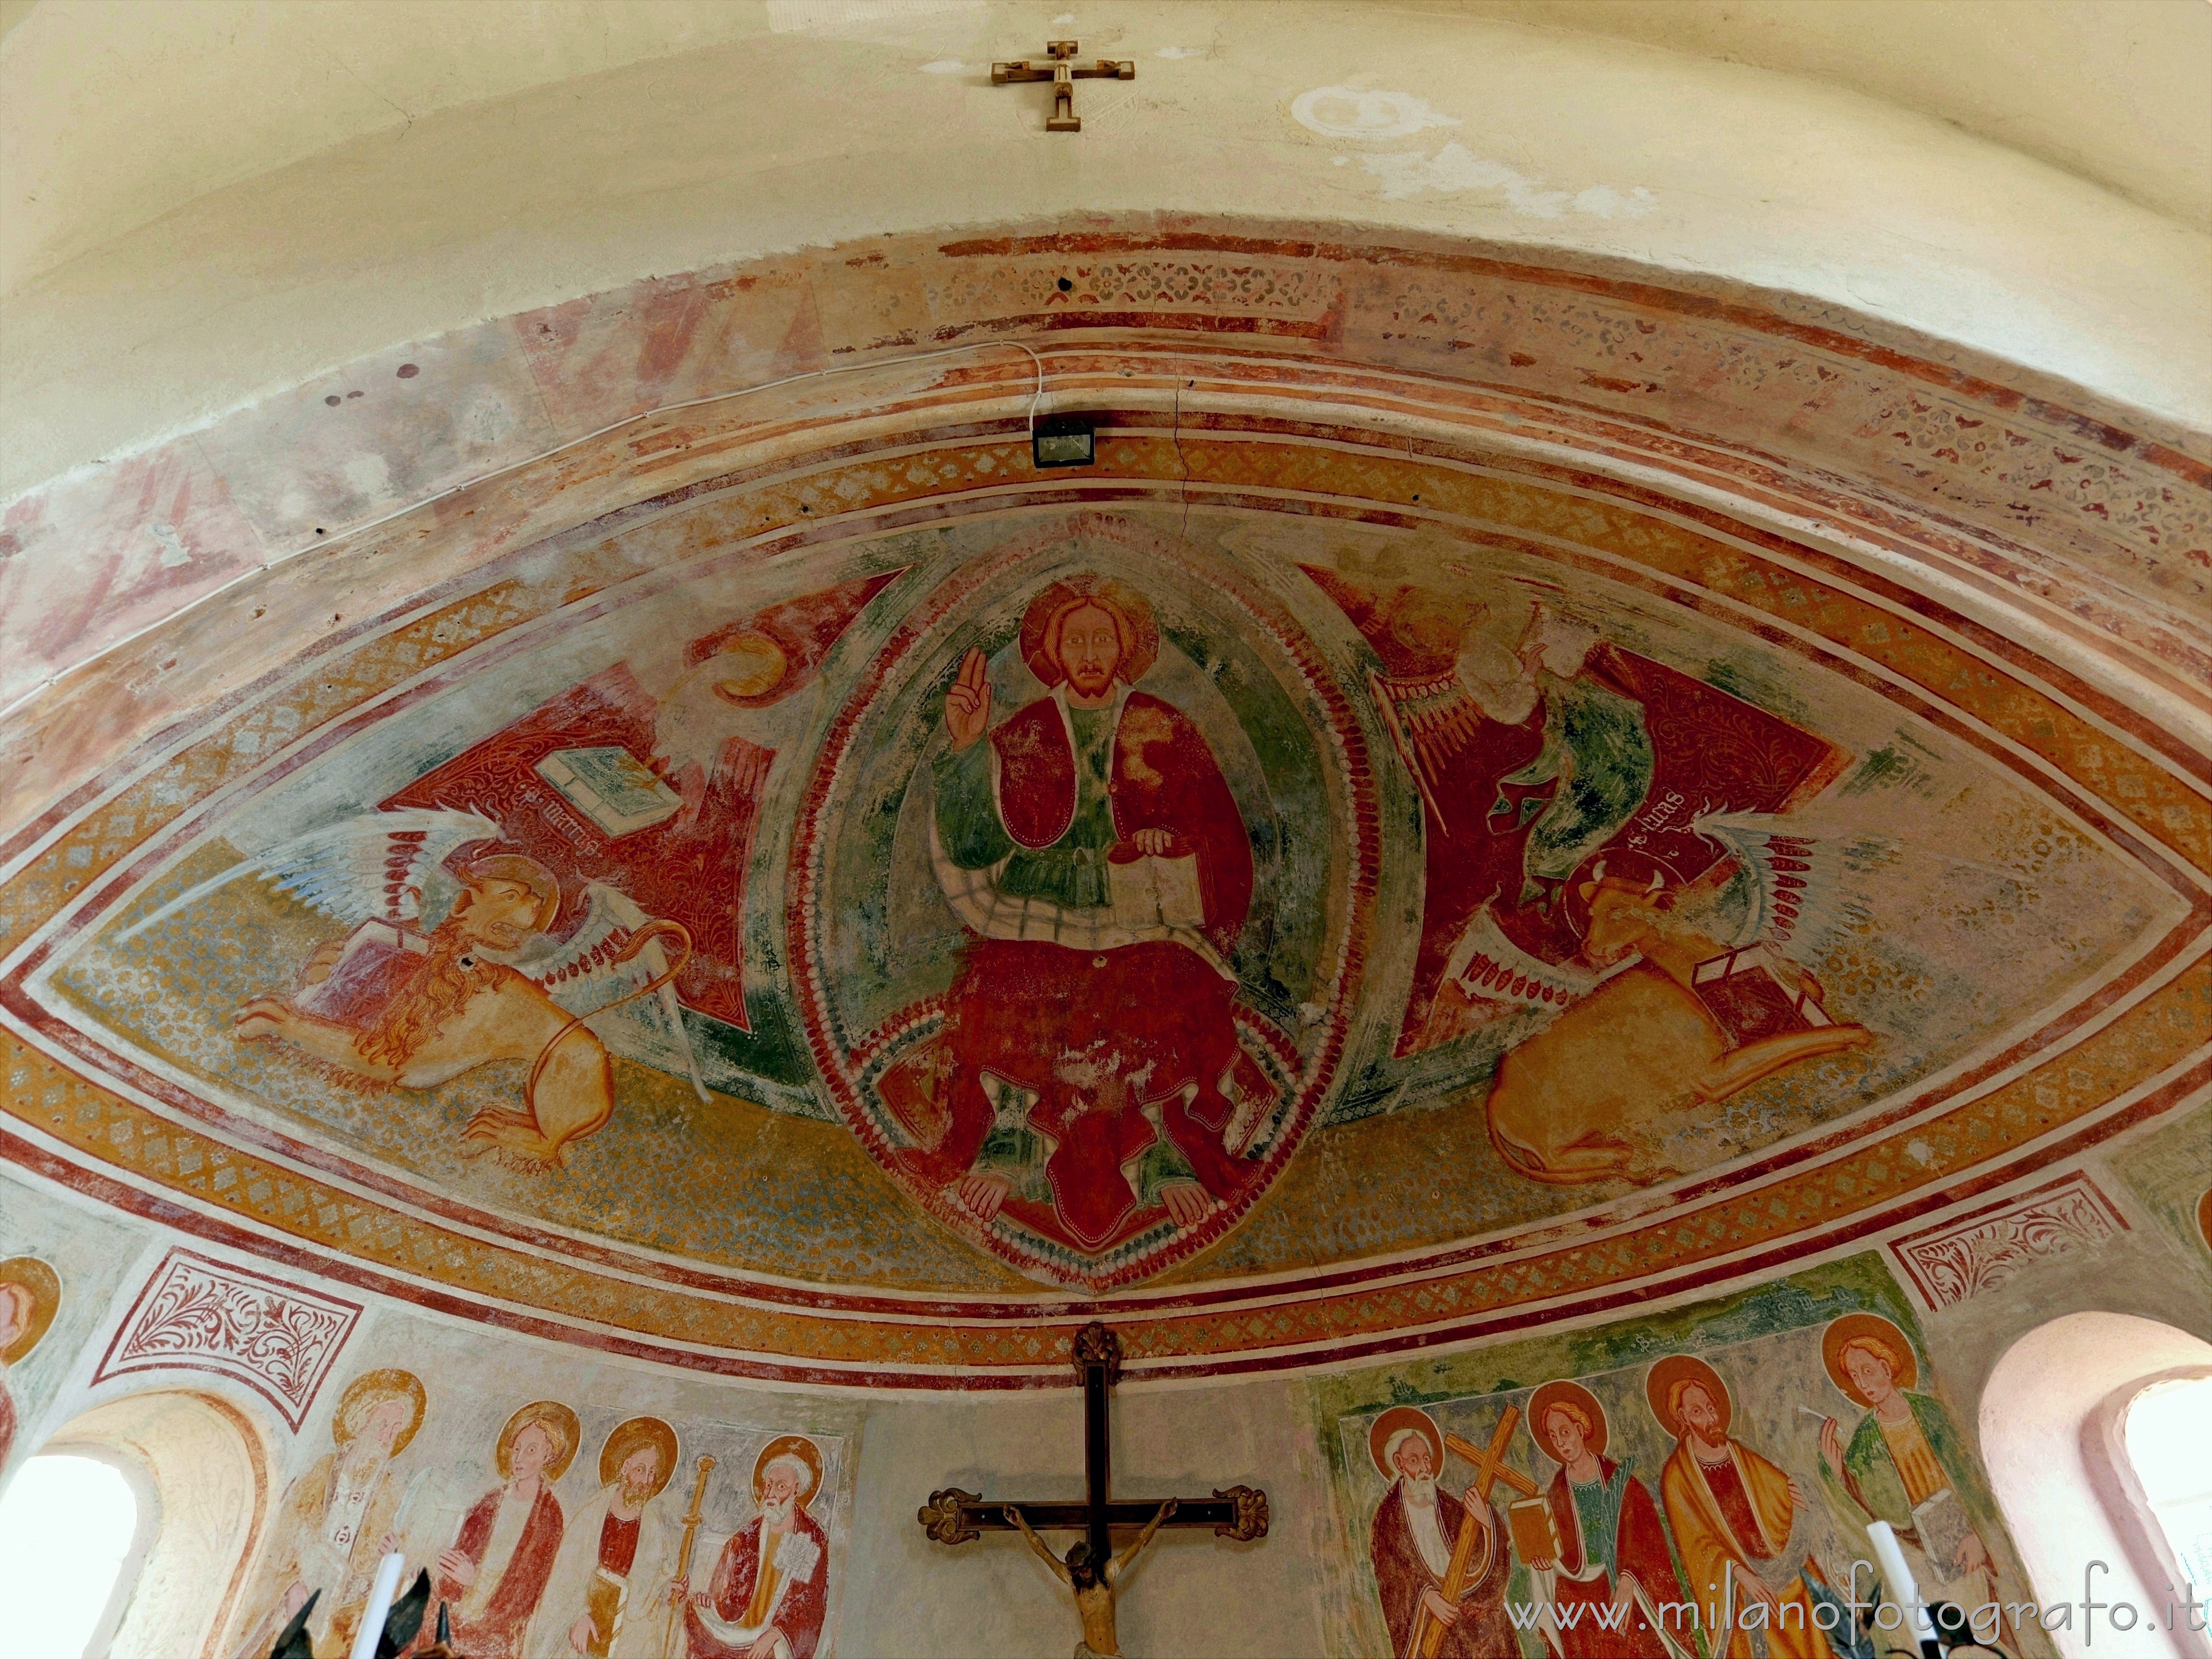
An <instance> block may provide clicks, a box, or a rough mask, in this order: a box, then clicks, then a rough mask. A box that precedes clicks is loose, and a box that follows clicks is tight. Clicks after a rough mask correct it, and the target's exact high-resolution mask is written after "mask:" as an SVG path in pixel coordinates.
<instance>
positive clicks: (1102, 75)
mask: <svg viewBox="0 0 2212 1659" xmlns="http://www.w3.org/2000/svg"><path fill="white" fill-rule="evenodd" d="M1079 44H1081V43H1080V42H1079V41H1074V40H1048V41H1046V42H1045V43H1044V49H1045V52H1047V54H1048V61H1047V62H1045V63H1042V64H1036V63H1031V62H1030V60H1029V59H1028V58H1016V59H1014V61H1013V62H1012V63H1011V64H992V65H991V84H992V85H993V86H994V87H1003V86H1006V85H1007V84H1008V83H1009V82H1015V81H1049V82H1052V113H1051V114H1050V115H1049V116H1048V117H1046V118H1045V124H1044V130H1045V131H1047V132H1080V131H1083V118H1082V117H1081V116H1079V115H1078V114H1077V113H1076V112H1075V83H1076V82H1078V81H1133V80H1135V79H1136V78H1137V66H1136V65H1135V64H1133V63H1131V62H1129V61H1128V60H1127V59H1126V58H1124V59H1122V60H1121V61H1120V62H1116V61H1115V59H1113V58H1100V59H1099V60H1098V61H1097V63H1095V64H1079V63H1077V62H1076V61H1075V49H1076V47H1077V46H1079Z"/></svg>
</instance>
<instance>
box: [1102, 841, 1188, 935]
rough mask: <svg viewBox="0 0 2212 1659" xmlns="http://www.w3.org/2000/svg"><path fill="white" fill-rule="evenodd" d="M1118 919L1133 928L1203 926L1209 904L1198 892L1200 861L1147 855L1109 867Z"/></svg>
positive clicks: (1115, 913)
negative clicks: (1207, 904)
mask: <svg viewBox="0 0 2212 1659" xmlns="http://www.w3.org/2000/svg"><path fill="white" fill-rule="evenodd" d="M1106 868H1107V872H1108V876H1107V879H1108V880H1109V882H1111V883H1112V884H1113V898H1114V920H1115V922H1117V923H1119V924H1120V925H1121V927H1130V928H1146V927H1161V926H1163V925H1164V926H1166V927H1193V928H1195V927H1205V926H1206V905H1205V902H1204V901H1202V900H1201V899H1200V897H1199V893H1198V860H1197V859H1196V858H1194V857H1192V856H1190V855H1189V854H1185V855H1184V856H1183V857H1182V858H1179V859H1170V858H1160V857H1157V856H1154V855H1152V854H1146V855H1145V856H1143V857H1140V858H1133V859H1131V860H1129V861H1128V862H1127V864H1109V865H1108V866H1106Z"/></svg>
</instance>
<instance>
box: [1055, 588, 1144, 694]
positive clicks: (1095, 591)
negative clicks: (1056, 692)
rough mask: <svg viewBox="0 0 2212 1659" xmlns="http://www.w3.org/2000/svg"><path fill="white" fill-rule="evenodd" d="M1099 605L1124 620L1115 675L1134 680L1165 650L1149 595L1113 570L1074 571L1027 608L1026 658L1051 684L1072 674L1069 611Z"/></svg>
mask: <svg viewBox="0 0 2212 1659" xmlns="http://www.w3.org/2000/svg"><path fill="white" fill-rule="evenodd" d="M1083 605H1097V607H1098V608H1099V609H1100V610H1102V611H1105V612H1106V613H1107V614H1108V615H1109V616H1110V617H1113V618H1114V619H1115V622H1116V623H1118V624H1119V625H1118V626H1117V627H1116V628H1115V633H1116V634H1118V635H1121V662H1120V663H1119V664H1118V665H1116V666H1115V670H1114V674H1115V678H1117V679H1119V680H1121V682H1122V683H1123V684H1127V685H1134V684H1136V683H1137V682H1138V681H1139V680H1140V679H1142V678H1144V677H1145V672H1146V670H1147V669H1149V668H1151V667H1152V664H1153V663H1154V662H1155V661H1157V660H1158V658H1159V654H1160V625H1159V623H1158V621H1157V620H1155V619H1154V617H1153V616H1152V605H1151V604H1150V602H1149V601H1147V600H1146V598H1145V596H1144V595H1143V594H1141V593H1139V592H1137V590H1136V589H1135V588H1133V587H1131V586H1129V585H1128V584H1127V583H1126V582H1118V581H1115V580H1114V579H1113V578H1112V577H1110V576H1099V575H1094V574H1086V575H1081V576H1068V577H1066V578H1063V579H1062V580H1059V581H1056V582H1054V583H1053V584H1052V585H1051V586H1048V587H1047V588H1046V589H1045V590H1044V592H1042V593H1040V594H1038V595H1037V596H1036V598H1035V599H1031V600H1030V603H1029V608H1028V609H1027V610H1025V611H1023V612H1022V660H1023V661H1024V662H1026V663H1027V664H1029V665H1030V672H1031V673H1032V674H1035V675H1036V677H1037V678H1039V679H1040V680H1042V681H1043V682H1044V683H1045V684H1046V685H1047V686H1055V685H1058V684H1060V681H1062V680H1063V679H1066V678H1067V676H1066V672H1065V671H1063V670H1062V669H1061V667H1060V623H1061V621H1062V619H1064V618H1065V617H1066V616H1067V614H1068V612H1070V611H1074V610H1077V609H1079V608H1080V607H1081V606H1083Z"/></svg>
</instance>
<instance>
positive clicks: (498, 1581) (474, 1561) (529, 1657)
mask: <svg viewBox="0 0 2212 1659" xmlns="http://www.w3.org/2000/svg"><path fill="white" fill-rule="evenodd" d="M581 1432H582V1430H581V1426H580V1425H579V1424H578V1423H577V1421H576V1413H574V1412H572V1411H570V1410H569V1409H568V1407H566V1406H563V1405H562V1404H560V1403H559V1402H558V1401H551V1400H538V1401H532V1402H531V1403H530V1404H529V1405H527V1406H525V1407H522V1408H521V1409H520V1411H518V1412H516V1413H514V1415H513V1416H512V1417H510V1418H508V1419H507V1426H506V1427H505V1428H504V1429H502V1430H501V1431H500V1436H499V1443H498V1445H497V1446H496V1447H495V1449H494V1452H493V1461H494V1462H495V1463H496V1464H497V1466H498V1468H499V1478H500V1485H498V1486H495V1487H494V1488H493V1489H492V1490H491V1491H490V1492H486V1493H485V1494H484V1495H483V1498H479V1499H478V1500H477V1503H476V1504H474V1506H472V1507H471V1509H470V1510H469V1512H468V1514H467V1515H466V1516H465V1517H464V1518H463V1519H462V1522H461V1530H460V1535H459V1537H458V1538H456V1539H455V1540H454V1541H453V1547H452V1548H451V1549H448V1550H444V1551H441V1552H440V1553H439V1556H438V1559H437V1562H436V1565H435V1569H434V1571H433V1573H432V1578H433V1593H434V1594H435V1596H436V1597H437V1599H438V1600H439V1601H445V1602H447V1603H448V1604H449V1605H450V1606H451V1608H452V1612H453V1647H454V1649H455V1650H456V1651H458V1652H461V1653H465V1654H467V1655H468V1656H469V1659H538V1655H539V1654H540V1653H541V1652H542V1651H543V1650H544V1645H545V1644H542V1643H538V1644H533V1643H532V1639H531V1626H532V1621H533V1620H535V1619H536V1618H537V1616H538V1602H539V1601H541V1600H542V1599H543V1598H544V1594H545V1584H546V1581H547V1580H548V1579H549V1578H550V1577H552V1573H553V1563H554V1560H555V1559H556V1557H557V1556H558V1555H559V1553H560V1550H561V1537H562V1532H563V1531H564V1529H565V1518H564V1516H562V1510H561V1500H560V1499H559V1498H556V1497H554V1495H553V1483H554V1482H555V1481H556V1480H559V1479H560V1478H561V1477H562V1475H563V1474H567V1473H568V1465H569V1462H571V1461H572V1460H573V1459H574V1457H575V1455H576V1440H577V1437H578V1436H579V1435H580V1433H581Z"/></svg>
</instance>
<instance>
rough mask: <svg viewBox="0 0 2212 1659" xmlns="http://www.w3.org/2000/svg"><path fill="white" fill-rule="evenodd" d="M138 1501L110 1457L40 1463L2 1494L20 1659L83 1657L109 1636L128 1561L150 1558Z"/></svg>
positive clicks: (3, 1557)
mask: <svg viewBox="0 0 2212 1659" xmlns="http://www.w3.org/2000/svg"><path fill="white" fill-rule="evenodd" d="M141 1519H142V1514H141V1506H140V1504H139V1498H138V1494H137V1492H134V1491H132V1490H131V1481H130V1480H127V1479H126V1478H125V1475H124V1474H123V1471H122V1470H120V1469H119V1468H116V1467H115V1466H114V1465H113V1464H112V1463H109V1462H106V1461H104V1460H103V1459H100V1458H97V1457H82V1456H72V1455H67V1454H48V1455H45V1456H41V1457H33V1459H32V1460H31V1461H30V1462H27V1463H26V1464H25V1465H24V1466H23V1467H22V1468H21V1470H20V1471H19V1472H18V1473H17V1474H16V1475H15V1479H14V1480H11V1481H10V1482H9V1485H8V1491H7V1494H6V1496H4V1497H0V1607H4V1608H5V1609H7V1612H6V1614H5V1617H6V1619H7V1621H8V1624H9V1637H8V1647H9V1652H11V1653H14V1654H16V1655H18V1656H20V1659H81V1656H82V1655H83V1653H84V1652H85V1650H86V1648H87V1646H88V1644H90V1643H91V1641H92V1640H93V1638H94V1637H95V1636H97V1635H99V1634H100V1633H101V1632H102V1631H103V1630H110V1631H112V1629H113V1628H114V1624H115V1621H114V1620H113V1618H112V1616H111V1615H112V1613H113V1611H114V1609H115V1607H116V1606H117V1604H118V1602H119V1601H121V1600H123V1599H124V1598H125V1597H127V1596H128V1595H129V1594H130V1590H131V1586H130V1585H129V1584H126V1583H122V1582H121V1581H122V1577H123V1571H124V1565H125V1562H126V1561H130V1562H132V1564H133V1565H136V1560H134V1557H136V1558H137V1559H139V1560H143V1552H142V1551H140V1550H138V1549H137V1546H138V1545H139V1544H140V1543H141V1539H140V1535H139V1534H140V1529H141V1528H140V1522H141Z"/></svg>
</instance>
